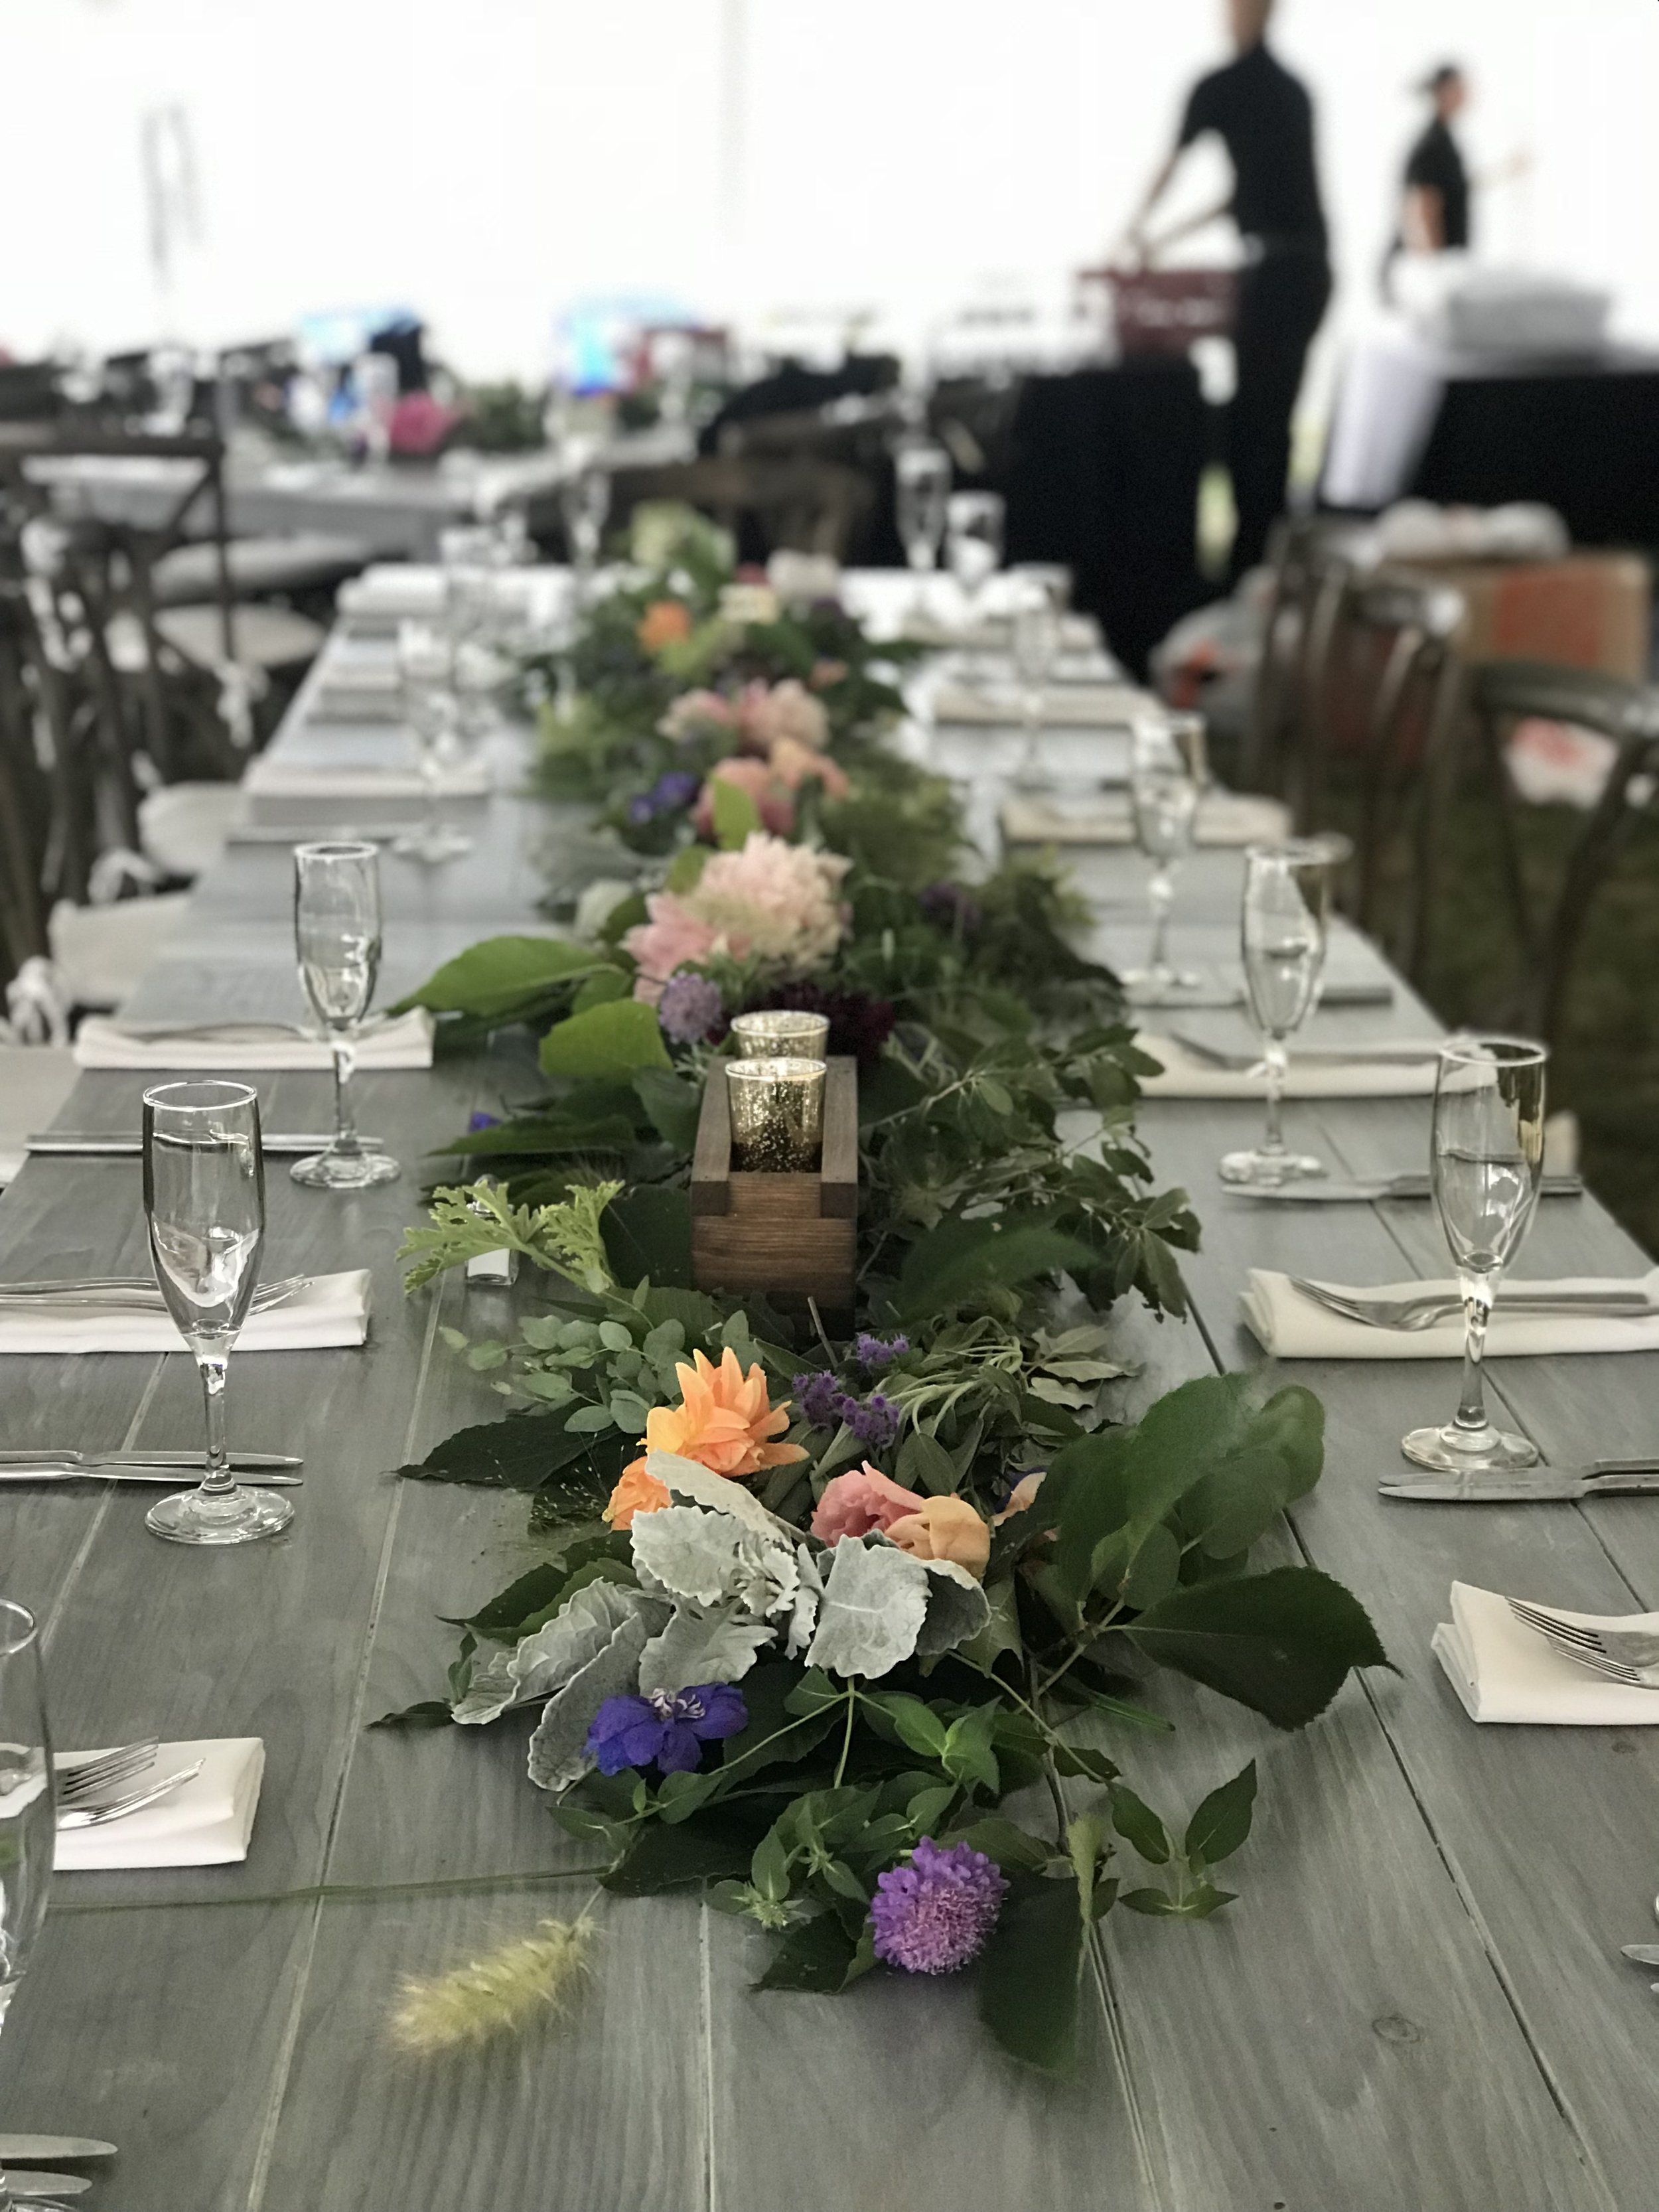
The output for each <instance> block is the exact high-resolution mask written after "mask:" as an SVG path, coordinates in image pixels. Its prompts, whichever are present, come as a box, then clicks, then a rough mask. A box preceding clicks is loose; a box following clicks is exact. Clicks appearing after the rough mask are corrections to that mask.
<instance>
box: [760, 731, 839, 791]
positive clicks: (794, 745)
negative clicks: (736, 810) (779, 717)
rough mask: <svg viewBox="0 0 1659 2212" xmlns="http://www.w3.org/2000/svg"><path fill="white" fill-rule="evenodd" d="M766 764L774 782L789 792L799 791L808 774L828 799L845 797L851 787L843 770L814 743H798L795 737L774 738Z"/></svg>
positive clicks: (798, 740)
mask: <svg viewBox="0 0 1659 2212" xmlns="http://www.w3.org/2000/svg"><path fill="white" fill-rule="evenodd" d="M770 767H771V770H772V773H773V775H775V777H776V778H777V780H778V781H779V782H780V783H781V784H783V785H784V786H786V787H787V789H789V790H790V791H799V789H800V787H801V786H802V784H804V783H805V781H806V780H807V778H808V777H809V776H816V777H817V780H818V781H819V782H820V783H821V784H822V785H823V788H824V791H825V793H827V794H828V796H829V798H831V799H845V798H846V796H847V794H848V792H849V791H850V790H851V789H852V788H853V787H852V785H851V784H850V783H849V782H848V780H847V771H846V769H843V768H842V767H841V766H839V764H838V763H836V762H835V761H832V760H831V759H830V757H829V754H828V753H821V752H820V751H819V750H817V746H816V745H804V744H802V743H801V741H800V739H799V738H779V739H778V741H777V743H776V744H775V745H774V746H773V748H772V758H771V762H770Z"/></svg>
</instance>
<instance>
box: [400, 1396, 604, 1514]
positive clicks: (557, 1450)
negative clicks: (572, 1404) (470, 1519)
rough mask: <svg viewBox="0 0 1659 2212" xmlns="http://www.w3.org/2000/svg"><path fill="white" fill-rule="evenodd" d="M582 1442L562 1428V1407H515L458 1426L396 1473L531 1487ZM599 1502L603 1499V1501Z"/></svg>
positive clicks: (576, 1454)
mask: <svg viewBox="0 0 1659 2212" xmlns="http://www.w3.org/2000/svg"><path fill="white" fill-rule="evenodd" d="M583 1449H584V1447H583V1445H582V1444H581V1443H580V1440H578V1439H573V1438H571V1437H568V1436H567V1435H566V1433H565V1421H564V1415H563V1414H562V1413H513V1414H509V1415H508V1416H507V1418H506V1419H502V1420H496V1421H485V1422H482V1423H480V1424H479V1425H477V1426H476V1427H473V1428H466V1429H457V1430H456V1431H455V1433H454V1435H453V1437H445V1438H444V1441H443V1442H442V1443H441V1444H439V1445H437V1446H436V1447H435V1449H434V1450H432V1451H431V1452H429V1453H428V1455H427V1456H426V1458H425V1459H424V1460H422V1461H421V1462H418V1463H417V1464H416V1465H413V1466H410V1467H403V1468H398V1473H399V1474H404V1475H409V1476H410V1477H412V1478H414V1479H415V1480H421V1481H426V1482H471V1483H487V1484H489V1483H493V1484H496V1485H499V1486H501V1488H503V1489H507V1490H534V1489H535V1488H536V1487H537V1486H538V1484H540V1483H543V1482H544V1481H545V1480H547V1478H548V1477H549V1476H550V1474H554V1473H556V1471H557V1470H558V1469H559V1468H562V1467H564V1466H566V1465H568V1463H569V1462H570V1461H572V1460H573V1459H576V1458H579V1457H580V1454H581V1452H582V1450H583ZM601 1502H603V1501H601Z"/></svg>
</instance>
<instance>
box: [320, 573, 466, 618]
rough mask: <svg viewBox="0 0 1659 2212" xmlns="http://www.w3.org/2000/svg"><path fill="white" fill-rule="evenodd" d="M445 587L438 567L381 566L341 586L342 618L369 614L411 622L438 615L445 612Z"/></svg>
mask: <svg viewBox="0 0 1659 2212" xmlns="http://www.w3.org/2000/svg"><path fill="white" fill-rule="evenodd" d="M444 587H445V577H444V572H443V570H442V569H441V568H417V567H416V565H415V564H414V563H413V562H409V563H407V564H402V563H383V564H381V565H380V566H377V567H375V568H369V569H366V570H365V571H364V573H363V574H362V575H361V576H355V577H353V578H352V579H351V580H349V582H347V583H344V584H342V585H341V586H340V591H339V611H340V612H341V613H342V614H343V615H368V616H369V617H376V618H380V619H387V620H391V619H396V618H397V617H399V616H404V615H407V616H409V617H410V619H411V620H413V619H417V618H418V617H421V616H422V615H441V613H442V612H443V611H444Z"/></svg>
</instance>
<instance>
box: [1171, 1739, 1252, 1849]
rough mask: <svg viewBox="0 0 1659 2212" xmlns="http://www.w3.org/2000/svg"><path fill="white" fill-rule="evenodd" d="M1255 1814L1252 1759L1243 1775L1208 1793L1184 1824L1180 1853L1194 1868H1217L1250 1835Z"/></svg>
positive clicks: (1236, 1776)
mask: <svg viewBox="0 0 1659 2212" xmlns="http://www.w3.org/2000/svg"><path fill="white" fill-rule="evenodd" d="M1254 1815H1255V1760H1254V1759H1252V1760H1251V1761H1250V1763H1249V1765H1248V1766H1247V1767H1246V1768H1245V1769H1244V1770H1243V1773H1240V1774H1235V1775H1234V1777H1233V1778H1232V1780H1231V1782H1224V1783H1223V1784H1222V1785H1221V1787H1220V1788H1219V1789H1218V1790H1211V1792H1210V1794H1209V1796H1207V1797H1206V1799H1205V1800H1204V1802H1203V1803H1202V1804H1201V1805H1200V1807H1199V1808H1198V1810H1197V1811H1196V1812H1195V1813H1194V1814H1193V1817H1192V1819H1191V1820H1189V1821H1188V1823H1187V1834H1186V1839H1185V1841H1184V1842H1183V1844H1182V1850H1184V1851H1185V1853H1186V1855H1187V1857H1188V1859H1189V1860H1190V1861H1192V1862H1193V1863H1194V1864H1198V1863H1201V1864H1203V1865H1205V1866H1219V1864H1220V1863H1221V1862H1222V1860H1223V1859H1225V1858H1231V1857H1232V1855H1233V1853H1234V1852H1235V1851H1236V1850H1237V1849H1238V1847H1239V1845H1240V1844H1242V1843H1243V1841H1244V1839H1245V1838H1246V1837H1247V1836H1248V1835H1249V1832H1250V1821H1251V1820H1252V1818H1253V1817H1254Z"/></svg>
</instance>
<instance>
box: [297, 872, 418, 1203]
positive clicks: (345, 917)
mask: <svg viewBox="0 0 1659 2212" xmlns="http://www.w3.org/2000/svg"><path fill="white" fill-rule="evenodd" d="M294 945H295V951H296V952H297V954H298V955H299V961H300V981H301V983H302V984H303V985H304V986H305V992H306V996H307V998H308V999H309V1000H310V1001H311V1004H312V1007H313V1011H314V1012H315V1013H316V1016H317V1018H318V1020H319V1022H320V1023H321V1024H323V1028H324V1030H325V1032H326V1034H327V1037H328V1046H329V1050H330V1052H331V1054H332V1055H333V1060H334V1135H333V1139H332V1140H331V1143H330V1145H329V1146H328V1149H327V1151H326V1152H313V1153H312V1154H311V1155H310V1157H309V1158H306V1159H303V1160H295V1163H294V1165H293V1166H292V1168H290V1169H289V1174H290V1175H291V1176H293V1178H294V1180H295V1182H301V1183H304V1184H306V1185H307V1188H310V1189H313V1190H362V1189H364V1188H366V1187H367V1186H368V1184H370V1183H377V1182H396V1180H397V1178H398V1174H399V1172H400V1170H399V1169H398V1163H397V1161H396V1160H394V1159H393V1158H392V1155H391V1154H390V1153H389V1152H382V1151H381V1150H380V1148H379V1147H378V1146H368V1145H365V1144H364V1142H363V1140H362V1138H361V1137H360V1136H359V1135H358V1134H357V1122H356V1115H355V1114H354V1112H353V1109H352V1100H351V1078H352V1073H353V1070H354V1068H355V1067H356V1053H357V1031H358V1029H359V1026H360V1025H361V1024H362V1018H363V1017H364V1015H365V1014H366V1013H367V1012H368V1008H369V1002H370V1000H372V999H373V998H374V981H375V977H376V976H377V975H378V974H379V972H380V855H379V854H378V853H377V852H376V850H375V848H374V846H373V845H296V846H295V848H294Z"/></svg>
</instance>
